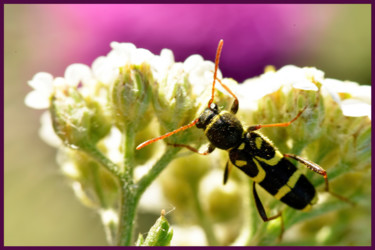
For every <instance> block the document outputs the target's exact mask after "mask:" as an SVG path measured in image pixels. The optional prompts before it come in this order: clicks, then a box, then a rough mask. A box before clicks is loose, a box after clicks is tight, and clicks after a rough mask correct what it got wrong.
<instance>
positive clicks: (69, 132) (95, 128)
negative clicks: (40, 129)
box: [50, 86, 110, 149]
mask: <svg viewBox="0 0 375 250" xmlns="http://www.w3.org/2000/svg"><path fill="white" fill-rule="evenodd" d="M50 112H51V117H52V123H53V128H54V130H55V132H56V134H57V135H58V136H59V137H60V138H61V139H62V141H63V142H64V143H65V144H66V145H68V146H70V147H72V148H81V149H85V148H87V146H88V145H95V144H96V143H97V142H98V141H99V140H100V139H101V138H103V137H104V136H105V135H106V134H107V133H108V132H109V129H110V122H109V121H108V120H107V118H106V117H105V115H104V113H103V112H102V110H101V107H100V105H99V104H97V103H96V102H95V101H93V100H85V99H84V98H83V96H82V95H81V94H80V93H79V92H78V91H77V89H76V88H75V87H69V86H61V87H59V88H58V89H56V91H55V92H54V94H53V96H52V98H51V105H50Z"/></svg>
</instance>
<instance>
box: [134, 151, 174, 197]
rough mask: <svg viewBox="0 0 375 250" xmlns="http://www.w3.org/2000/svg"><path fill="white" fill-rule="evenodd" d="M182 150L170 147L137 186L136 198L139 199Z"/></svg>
mask: <svg viewBox="0 0 375 250" xmlns="http://www.w3.org/2000/svg"><path fill="white" fill-rule="evenodd" d="M180 149H181V148H174V147H168V148H167V149H166V151H165V152H164V154H163V155H162V157H161V158H160V159H159V160H158V161H157V162H156V163H155V165H154V166H153V167H152V168H151V169H150V171H148V173H147V174H145V175H144V176H143V177H142V178H141V179H140V180H139V181H138V182H137V184H136V186H137V190H136V192H137V193H136V198H137V199H139V198H140V197H141V195H142V194H143V192H144V191H145V190H146V188H147V187H148V186H150V184H151V183H152V182H153V181H154V180H155V179H156V177H158V176H159V174H160V173H161V172H162V171H163V170H164V168H165V167H166V166H167V165H168V164H169V163H170V162H171V161H172V160H173V159H174V158H175V156H176V154H177V153H178V151H180Z"/></svg>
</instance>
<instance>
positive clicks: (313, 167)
mask: <svg viewBox="0 0 375 250" xmlns="http://www.w3.org/2000/svg"><path fill="white" fill-rule="evenodd" d="M284 157H289V158H292V159H294V160H296V161H298V162H300V163H302V164H303V165H305V166H306V167H307V168H308V169H310V170H312V171H314V172H315V173H318V174H320V175H322V176H323V178H324V182H325V188H324V191H326V192H328V193H330V194H331V195H333V196H335V197H336V198H338V199H340V200H342V201H344V202H347V203H350V204H351V205H355V203H353V202H352V201H350V200H349V199H348V198H345V197H343V196H341V195H339V194H336V193H334V192H332V191H331V190H330V189H329V182H328V175H327V171H326V170H325V169H323V168H322V167H321V166H319V165H318V164H316V163H314V162H312V161H309V160H306V159H304V158H302V157H300V156H298V155H294V154H284Z"/></svg>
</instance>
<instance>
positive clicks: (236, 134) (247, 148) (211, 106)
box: [136, 40, 348, 238]
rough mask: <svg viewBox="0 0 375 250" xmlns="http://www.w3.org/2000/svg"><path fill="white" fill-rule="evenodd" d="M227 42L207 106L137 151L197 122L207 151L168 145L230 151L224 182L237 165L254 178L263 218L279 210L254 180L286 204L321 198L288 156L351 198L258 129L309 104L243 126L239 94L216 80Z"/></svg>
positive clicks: (299, 205) (306, 205) (302, 205)
mask: <svg viewBox="0 0 375 250" xmlns="http://www.w3.org/2000/svg"><path fill="white" fill-rule="evenodd" d="M222 47H223V40H220V42H219V45H218V48H217V52H216V59H215V70H214V79H213V83H212V95H211V99H210V100H209V102H208V107H207V108H206V109H205V110H204V111H203V112H202V114H201V115H200V116H199V117H198V118H196V119H195V120H194V121H192V122H190V123H189V124H187V125H185V126H182V127H180V128H178V129H176V130H174V131H171V132H169V133H166V134H164V135H162V136H160V137H157V138H154V139H150V140H148V141H145V142H143V143H141V144H140V145H139V146H138V147H137V148H136V149H137V150H139V149H141V148H143V147H145V146H147V145H149V144H151V143H154V142H156V141H158V140H161V139H164V138H167V137H169V136H171V135H173V134H175V133H178V132H180V131H183V130H186V129H188V128H191V127H193V126H194V125H195V126H196V127H197V128H199V129H203V130H204V133H205V135H206V137H207V139H208V140H209V142H210V143H209V145H208V148H207V150H206V151H204V152H199V150H198V149H196V148H193V147H191V146H189V145H184V144H169V143H168V145H170V146H174V147H184V148H187V149H189V150H191V151H193V152H195V153H199V154H201V155H207V154H210V153H211V152H213V151H214V150H215V148H219V149H222V150H226V151H227V152H228V154H229V160H228V162H227V164H226V167H225V171H224V178H223V183H224V184H225V183H226V182H227V180H228V176H229V172H230V170H231V168H232V167H233V166H236V167H237V168H239V169H240V170H241V171H243V172H244V173H245V174H246V175H248V176H249V177H250V178H251V179H252V180H253V185H252V191H253V196H254V200H255V204H256V207H257V210H258V213H259V215H260V217H261V218H262V220H263V221H264V222H266V221H270V220H273V219H276V218H278V217H281V219H282V216H281V215H282V214H281V212H279V213H278V214H276V215H274V216H270V217H268V216H267V214H266V212H265V209H264V207H263V204H262V202H261V200H260V198H259V196H258V193H257V191H256V184H258V185H259V186H261V187H262V188H263V189H264V190H266V191H267V192H268V193H270V194H271V195H272V196H274V197H275V198H276V199H278V200H280V201H282V202H283V203H285V204H286V205H288V206H290V207H292V208H294V209H297V210H302V211H307V210H309V209H310V208H311V206H312V205H314V204H315V203H316V202H317V192H316V189H315V187H314V186H313V185H312V184H311V182H310V181H309V180H308V179H307V178H306V176H305V175H304V174H303V173H302V172H301V171H300V170H299V169H298V168H297V167H296V166H295V165H294V164H293V163H292V162H291V161H290V160H289V159H294V160H296V161H298V162H300V163H302V164H303V165H305V166H306V167H307V168H309V169H310V170H312V171H314V172H315V173H318V174H320V175H322V176H323V178H324V180H325V191H327V192H329V193H331V194H332V195H334V196H336V197H337V198H339V199H341V200H343V201H348V200H347V199H346V198H344V197H341V196H340V195H338V194H335V193H332V192H331V191H330V190H329V183H328V176H327V172H326V171H325V170H324V169H323V168H322V167H321V166H319V165H317V164H316V163H314V162H312V161H309V160H307V159H304V158H302V157H300V156H298V155H294V154H283V153H281V152H280V151H279V150H278V149H277V147H275V146H274V145H273V143H272V142H271V141H270V140H269V139H268V138H267V137H265V136H264V135H262V134H261V133H260V132H259V131H258V130H259V129H261V128H265V127H287V126H289V125H290V124H291V123H293V122H294V121H295V120H297V119H298V117H300V116H301V114H302V113H303V112H304V111H305V110H306V108H307V106H305V107H304V108H303V109H302V110H300V111H299V112H298V114H297V115H296V116H295V117H294V118H293V119H292V120H290V121H289V122H283V123H274V124H258V125H253V126H249V127H248V128H247V129H244V127H243V126H242V124H241V121H240V120H239V119H238V118H237V117H236V113H237V111H238V109H239V101H238V99H237V97H236V95H235V94H234V93H233V92H232V91H231V90H230V89H229V88H228V87H227V86H226V85H225V84H224V83H223V82H222V81H221V80H220V79H218V78H217V70H218V65H219V59H220V54H221V50H222ZM216 81H218V82H219V83H220V84H221V85H222V87H223V88H224V89H225V90H226V91H227V92H228V93H229V94H230V95H231V96H232V97H233V98H234V101H233V103H232V105H231V108H230V110H229V111H226V110H220V109H219V107H218V105H217V104H215V103H214V92H215V83H216ZM283 230H284V229H283V222H282V224H281V234H280V238H281V235H282V233H283Z"/></svg>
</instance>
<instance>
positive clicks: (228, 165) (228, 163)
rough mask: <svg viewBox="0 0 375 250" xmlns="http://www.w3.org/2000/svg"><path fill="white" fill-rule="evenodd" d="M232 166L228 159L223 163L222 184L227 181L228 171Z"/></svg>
mask: <svg viewBox="0 0 375 250" xmlns="http://www.w3.org/2000/svg"><path fill="white" fill-rule="evenodd" d="M232 167H233V164H232V163H231V162H230V160H228V161H227V165H225V170H224V179H223V184H224V185H225V184H226V183H227V181H228V177H229V173H230V171H231V169H232Z"/></svg>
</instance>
